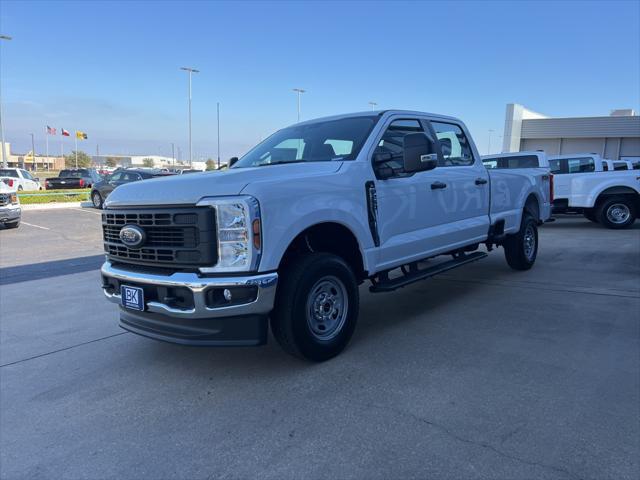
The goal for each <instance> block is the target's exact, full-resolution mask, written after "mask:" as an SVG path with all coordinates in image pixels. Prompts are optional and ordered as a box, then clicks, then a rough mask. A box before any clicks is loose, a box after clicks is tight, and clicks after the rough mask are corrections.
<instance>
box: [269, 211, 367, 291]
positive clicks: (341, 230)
mask: <svg viewBox="0 0 640 480" xmlns="http://www.w3.org/2000/svg"><path fill="white" fill-rule="evenodd" d="M315 252H324V253H333V254H334V255H337V256H339V257H341V258H342V259H343V260H344V261H345V262H347V264H348V265H349V266H350V267H351V268H352V270H353V273H354V274H355V276H356V278H357V279H358V281H359V282H360V281H362V280H364V279H365V278H367V276H368V274H367V272H366V270H365V268H364V260H363V257H362V251H361V250H360V244H359V243H358V239H357V237H356V236H355V235H354V233H353V232H352V231H351V230H350V229H349V228H348V227H346V226H344V225H342V224H341V223H337V222H321V223H316V224H315V225H311V226H310V227H307V228H305V229H304V230H303V231H302V232H300V233H299V234H298V235H296V237H295V238H294V239H293V240H292V241H291V242H290V243H289V245H288V246H287V248H286V250H285V251H284V254H283V256H282V258H281V259H280V264H279V266H278V269H279V270H280V269H281V268H283V267H284V266H286V265H287V264H288V263H289V262H291V261H292V260H293V259H294V258H295V257H296V256H297V255H300V254H302V253H315Z"/></svg>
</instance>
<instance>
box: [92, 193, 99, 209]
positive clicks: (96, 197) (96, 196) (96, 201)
mask: <svg viewBox="0 0 640 480" xmlns="http://www.w3.org/2000/svg"><path fill="white" fill-rule="evenodd" d="M91 198H92V199H93V206H94V207H99V206H100V203H101V198H100V194H99V193H98V192H96V193H94V194H93V196H92V197H91Z"/></svg>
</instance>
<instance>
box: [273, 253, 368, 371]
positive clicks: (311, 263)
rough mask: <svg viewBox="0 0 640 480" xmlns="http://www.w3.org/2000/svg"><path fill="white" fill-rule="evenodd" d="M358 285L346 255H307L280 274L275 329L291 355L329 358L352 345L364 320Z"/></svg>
mask: <svg viewBox="0 0 640 480" xmlns="http://www.w3.org/2000/svg"><path fill="white" fill-rule="evenodd" d="M358 301H359V298H358V286H357V282H356V278H355V275H354V274H353V271H352V270H351V268H350V267H349V265H347V263H346V262H345V261H344V260H343V259H342V258H340V257H338V256H336V255H332V254H328V253H312V254H305V255H301V256H300V257H297V258H296V259H295V260H293V261H292V262H291V263H290V264H289V266H288V267H286V268H284V269H283V271H282V272H281V275H280V284H279V285H278V294H277V297H276V304H275V308H274V310H273V313H272V314H271V330H272V332H273V336H274V337H275V338H276V340H277V341H278V343H279V344H280V346H281V347H282V348H283V349H284V350H285V351H286V352H287V353H290V354H291V355H294V356H296V357H300V358H304V359H307V360H311V361H314V362H322V361H325V360H329V359H330V358H332V357H335V356H336V355H338V354H339V353H340V352H342V350H344V348H345V347H346V346H347V344H348V343H349V340H350V339H351V336H352V335H353V331H354V330H355V326H356V322H357V319H358Z"/></svg>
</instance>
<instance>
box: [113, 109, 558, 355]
mask: <svg viewBox="0 0 640 480" xmlns="http://www.w3.org/2000/svg"><path fill="white" fill-rule="evenodd" d="M105 207H106V208H105V210H104V211H103V212H102V227H103V238H104V248H105V252H106V261H105V263H104V265H103V266H102V289H103V291H104V294H105V296H106V298H107V299H108V300H110V301H111V302H114V303H116V304H118V305H119V312H120V325H121V326H122V327H123V328H125V329H127V330H129V331H132V332H134V333H137V334H140V335H144V336H147V337H151V338H154V339H158V340H165V341H170V342H174V343H181V344H186V345H210V346H220V345H260V344H263V343H265V342H266V339H267V329H268V326H269V325H270V326H271V331H272V332H273V335H274V337H275V338H276V340H277V341H278V343H280V345H281V346H282V347H283V348H284V350H285V351H287V352H289V353H291V354H293V355H296V356H298V357H302V358H305V359H309V360H312V361H323V360H327V359H329V358H331V357H333V356H335V355H337V354H338V353H340V352H341V351H342V350H343V349H344V348H345V347H346V345H347V343H348V342H349V340H350V338H351V336H352V334H353V332H354V329H355V326H356V322H357V318H358V309H359V307H358V304H359V297H358V295H359V294H358V285H359V284H361V283H363V282H365V281H369V282H370V283H371V287H370V291H371V292H376V293H377V292H390V291H393V290H395V289H397V288H400V287H403V286H405V285H408V284H410V283H412V282H416V281H418V280H423V279H426V278H429V277H432V276H434V275H436V274H439V273H442V272H445V271H448V270H450V269H452V268H456V267H459V266H462V265H465V264H468V263H470V262H473V261H476V260H480V259H482V258H484V257H486V256H487V252H486V251H485V250H484V249H482V250H481V248H480V247H481V245H484V246H485V247H486V250H488V251H491V250H492V249H493V248H494V247H496V246H502V247H503V248H504V251H505V257H506V260H507V263H508V264H509V266H510V267H511V268H513V269H515V270H527V269H529V268H531V267H532V266H533V264H534V262H535V261H536V257H537V252H538V233H537V232H538V230H537V228H538V225H540V224H541V223H542V222H544V221H546V220H547V219H549V217H550V215H551V186H550V175H549V172H548V171H547V170H545V169H538V168H522V169H518V170H500V169H494V170H488V169H487V168H485V167H484V165H483V164H482V161H481V158H480V155H479V154H478V151H477V149H476V146H475V145H474V143H473V140H472V139H471V136H470V134H469V132H468V130H467V128H466V126H465V125H464V123H462V122H461V121H460V120H458V119H456V118H452V117H446V116H441V115H433V114H428V113H421V112H411V111H399V110H391V111H382V112H364V113H356V114H350V115H340V116H336V117H329V118H324V119H319V120H312V121H308V122H303V123H299V124H296V125H293V126H291V127H288V128H284V129H282V130H280V131H278V132H276V133H274V134H273V135H271V136H270V137H269V138H267V139H266V140H265V141H263V142H262V143H260V144H259V145H257V146H256V147H255V148H253V149H252V150H251V151H250V152H249V153H247V154H246V155H245V156H244V157H242V158H241V159H240V160H238V161H237V162H236V163H235V164H234V165H233V166H232V167H231V168H229V169H227V170H225V171H214V172H206V173H201V174H198V175H179V176H178V175H177V176H173V177H167V178H162V179H152V180H148V181H144V182H135V183H130V184H126V185H122V186H120V187H118V188H117V189H115V190H114V191H113V193H111V195H109V198H108V199H107V201H106V203H105ZM440 256H448V257H449V259H447V260H444V261H433V259H434V258H436V257H440ZM427 260H428V261H427ZM389 320H390V321H392V319H389Z"/></svg>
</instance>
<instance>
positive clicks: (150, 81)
mask: <svg viewBox="0 0 640 480" xmlns="http://www.w3.org/2000/svg"><path fill="white" fill-rule="evenodd" d="M0 33H1V34H4V35H9V36H12V37H13V39H12V40H11V41H2V45H1V51H0V78H1V82H2V112H3V123H4V130H5V139H6V141H8V142H11V144H12V150H13V151H14V152H26V151H28V150H30V149H31V137H30V133H34V134H35V139H36V151H37V152H38V153H40V152H43V153H44V150H45V134H44V131H45V126H46V125H49V126H51V127H54V128H57V129H58V132H59V131H60V128H65V129H67V130H69V131H72V132H73V131H74V130H81V131H84V132H86V133H87V135H88V140H86V141H83V142H81V143H80V149H81V150H84V151H87V152H89V153H91V154H95V152H96V146H99V149H100V153H101V154H110V153H112V154H139V155H145V154H146V155H165V156H171V154H172V147H171V143H174V144H175V151H176V156H177V154H178V150H180V153H181V156H182V158H183V159H186V158H187V156H188V153H187V152H188V103H187V99H188V80H187V74H186V73H185V72H183V71H181V70H180V67H182V66H191V67H195V68H197V69H199V70H200V73H197V74H194V76H193V150H194V160H199V159H201V158H208V157H211V158H216V156H217V134H216V103H217V102H219V103H220V112H221V121H220V134H221V140H220V150H221V157H222V158H223V160H224V159H226V158H229V157H231V156H239V155H241V154H242V153H244V152H246V151H247V150H248V149H249V148H250V147H251V146H253V145H255V144H256V143H257V142H259V141H260V140H261V139H263V138H265V137H266V136H268V135H269V134H271V133H273V132H274V131H275V130H277V129H279V128H282V127H284V126H287V125H290V124H292V123H295V122H296V119H297V103H296V94H295V93H294V92H293V91H292V89H293V88H296V87H298V88H304V89H305V90H307V92H306V93H305V94H304V95H303V96H302V119H303V120H305V119H311V118H316V117H322V116H327V115H333V114H339V113H347V112H355V111H363V110H368V109H370V108H371V107H370V105H369V104H368V102H370V101H375V102H377V104H378V107H377V108H378V109H395V108H400V109H411V110H420V111H426V112H433V113H440V114H446V115H452V116H456V117H459V118H461V119H462V120H463V121H464V122H465V123H466V124H467V126H468V127H469V129H470V131H471V133H472V135H473V137H474V139H475V141H476V144H477V146H478V149H479V150H480V152H481V153H486V152H487V151H488V148H489V136H490V133H489V130H494V132H493V133H492V134H491V135H492V138H491V151H492V152H493V151H499V150H500V145H501V138H500V136H501V135H502V132H503V129H504V115H505V108H506V104H507V103H512V102H515V103H521V104H523V105H525V106H526V107H528V108H530V109H532V110H535V111H537V112H540V113H543V114H545V115H549V116H556V117H569V116H600V115H608V114H609V112H610V110H612V109H616V108H633V109H635V110H636V112H637V111H639V110H640V1H638V0H636V1H623V2H616V1H605V2H597V1H593V2H581V1H569V2H551V1H548V2H547V1H540V2H530V3H529V2H516V1H514V2H481V1H471V2H463V1H460V2H435V1H434V2H406V3H405V2H389V3H387V2H365V1H359V2H337V1H324V2H309V1H305V2H293V1H292V2H269V1H261V2H233V3H225V2H205V1H197V2H186V1H185V2H172V1H151V0H148V1H139V2H135V1H127V2H116V1H109V2H106V1H103V2H100V1H91V2H89V1H79V2H71V1H53V0H51V1H40V2H35V1H24V0H22V1H15V0H1V1H0ZM49 139H50V144H49V148H50V152H51V154H54V153H59V151H60V137H59V136H56V137H49ZM65 141H66V143H65V145H64V148H65V152H67V153H68V152H69V151H70V150H71V149H72V148H73V139H69V138H67V139H66V140H65Z"/></svg>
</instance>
